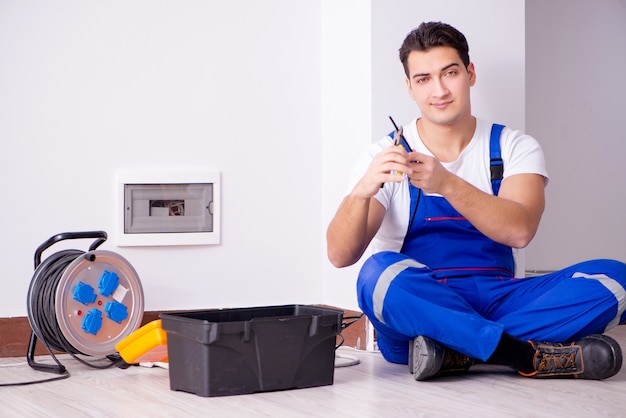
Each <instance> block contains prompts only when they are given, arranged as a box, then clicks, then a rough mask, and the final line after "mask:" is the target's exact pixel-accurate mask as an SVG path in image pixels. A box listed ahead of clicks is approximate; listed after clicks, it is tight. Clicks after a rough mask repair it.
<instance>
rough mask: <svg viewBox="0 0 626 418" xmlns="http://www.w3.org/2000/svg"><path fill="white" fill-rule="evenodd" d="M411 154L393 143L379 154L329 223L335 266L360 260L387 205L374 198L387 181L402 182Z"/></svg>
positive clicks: (330, 253)
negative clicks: (408, 156) (408, 154)
mask: <svg viewBox="0 0 626 418" xmlns="http://www.w3.org/2000/svg"><path fill="white" fill-rule="evenodd" d="M410 170H411V169H410V168H409V166H408V165H407V153H406V151H404V150H403V149H402V148H399V147H395V146H390V147H387V148H385V149H383V150H382V151H381V152H380V153H378V154H377V155H376V156H375V157H374V159H373V160H372V162H371V163H370V165H369V167H368V169H367V171H366V172H365V174H364V175H363V177H362V178H361V179H360V180H359V182H358V183H357V184H356V185H355V186H354V189H352V191H351V192H350V194H349V195H348V196H346V197H345V198H344V199H343V201H342V202H341V205H340V206H339V209H337V213H336V214H335V217H334V218H333V220H332V221H331V222H330V224H329V225H328V230H327V232H326V242H327V251H328V259H329V260H330V262H331V263H332V264H333V265H334V266H335V267H346V266H350V265H352V264H354V263H356V262H357V261H358V260H359V259H360V258H361V256H362V255H363V252H364V251H365V249H366V248H367V246H368V245H369V243H370V241H371V240H372V238H373V237H374V235H376V232H378V229H379V228H380V225H381V224H382V222H383V218H384V216H385V207H384V206H383V205H382V204H381V203H380V202H379V201H378V200H376V199H375V198H374V196H375V195H376V193H378V191H379V190H380V187H381V184H383V183H385V182H392V181H395V182H401V181H403V180H404V176H403V175H402V174H397V173H398V172H401V173H408V172H410Z"/></svg>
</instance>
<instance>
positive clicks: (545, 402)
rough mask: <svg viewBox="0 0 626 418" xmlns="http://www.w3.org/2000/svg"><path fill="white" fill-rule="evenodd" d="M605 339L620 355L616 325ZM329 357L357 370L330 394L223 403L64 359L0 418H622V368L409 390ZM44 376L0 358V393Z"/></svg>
mask: <svg viewBox="0 0 626 418" xmlns="http://www.w3.org/2000/svg"><path fill="white" fill-rule="evenodd" d="M609 334H610V335H612V336H613V337H615V338H616V339H618V341H620V343H621V344H622V347H624V348H625V349H626V326H623V325H622V326H619V327H617V328H615V329H614V330H611V331H610V332H609ZM338 354H339V355H340V356H344V357H345V356H349V357H355V358H358V359H359V360H360V362H361V363H360V364H358V365H355V366H350V367H338V368H336V369H335V378H334V384H333V385H329V386H320V387H315V388H308V389H295V390H285V391H278V392H264V393H255V394H252V395H235V396H224V397H201V396H197V395H194V394H190V393H185V392H177V391H172V390H170V387H169V374H168V371H167V370H166V369H163V368H160V367H152V368H148V367H131V368H128V369H125V370H122V369H118V368H114V369H105V370H97V369H92V368H89V367H86V366H84V365H82V364H81V363H79V362H78V361H76V360H74V359H72V358H70V357H69V356H68V355H67V354H65V355H63V356H60V357H59V358H60V359H61V361H62V363H63V364H64V365H65V366H66V367H67V369H68V370H69V371H70V373H71V376H70V377H69V378H68V379H65V380H60V381H56V382H50V383H42V384H36V385H28V386H17V387H0V416H2V417H68V418H70V417H481V418H482V417H565V416H567V417H594V418H595V417H626V367H625V368H624V369H622V370H621V371H620V373H618V374H617V375H616V376H614V377H612V378H610V379H607V380H603V381H585V380H564V379H550V380H535V379H529V378H524V377H521V376H518V375H517V374H515V373H512V372H511V371H509V370H508V369H506V368H501V367H495V366H486V365H481V366H475V367H473V368H472V369H471V371H470V373H468V374H466V375H463V376H454V377H446V378H440V379H436V380H432V381H426V382H416V381H414V380H413V377H412V376H411V375H410V374H409V373H408V368H407V366H405V365H397V364H390V363H387V362H386V361H385V360H384V359H383V358H382V357H381V355H380V353H372V352H364V351H356V350H352V349H348V348H340V349H339V350H338ZM42 359H43V358H42ZM42 359H38V361H43V360H42ZM344 361H349V359H343V358H342V359H338V362H344ZM53 376H54V375H51V374H48V373H42V372H37V371H34V370H32V369H30V367H29V366H28V365H27V364H26V363H25V360H24V359H23V358H5V359H0V384H3V383H10V382H17V381H26V380H34V379H42V378H48V377H53Z"/></svg>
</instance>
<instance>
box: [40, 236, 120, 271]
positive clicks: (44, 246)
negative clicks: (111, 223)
mask: <svg viewBox="0 0 626 418" xmlns="http://www.w3.org/2000/svg"><path fill="white" fill-rule="evenodd" d="M83 238H95V239H96V240H95V241H94V242H93V243H92V244H91V245H90V246H89V251H93V250H95V249H96V248H98V247H99V246H100V245H102V243H104V241H106V240H107V238H108V235H107V233H106V232H105V231H85V232H62V233H60V234H56V235H55V236H53V237H50V238H48V240H47V241H46V242H44V243H43V244H41V245H40V246H39V247H37V250H36V251H35V269H37V267H38V266H39V264H41V254H42V253H43V252H44V251H45V250H47V249H48V248H50V247H51V246H52V245H54V244H56V243H57V242H59V241H63V240H67V239H83Z"/></svg>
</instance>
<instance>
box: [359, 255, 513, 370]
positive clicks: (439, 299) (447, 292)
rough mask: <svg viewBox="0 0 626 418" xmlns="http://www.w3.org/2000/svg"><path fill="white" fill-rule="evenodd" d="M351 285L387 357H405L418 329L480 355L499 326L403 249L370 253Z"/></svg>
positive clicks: (489, 347)
mask: <svg viewBox="0 0 626 418" xmlns="http://www.w3.org/2000/svg"><path fill="white" fill-rule="evenodd" d="M467 283H468V284H469V285H472V282H471V281H468V282H467ZM357 289H358V299H359V305H360V307H361V310H362V311H363V312H364V313H365V314H366V315H367V316H368V318H369V319H370V321H371V322H372V324H373V325H374V328H375V329H376V330H377V332H378V334H379V335H382V336H383V339H384V341H385V343H383V344H382V345H381V352H382V353H383V355H384V356H385V358H387V359H388V360H389V361H393V362H398V363H407V362H408V347H409V344H408V343H409V341H411V340H413V338H415V337H416V336H418V335H425V336H427V337H429V338H432V339H434V340H436V341H439V342H440V343H442V344H444V345H445V346H446V347H448V348H450V349H453V350H455V351H460V352H462V353H463V354H465V355H467V356H470V357H472V358H477V359H480V360H483V361H484V360H486V359H487V358H488V357H489V356H490V355H491V353H493V351H494V350H495V348H496V345H497V344H498V341H499V340H500V336H501V334H502V332H503V326H502V325H501V324H499V323H497V322H494V321H490V320H487V319H485V318H483V317H482V316H481V315H480V314H478V313H477V312H476V311H475V310H474V308H472V306H471V305H470V304H469V303H468V302H467V301H466V300H465V299H464V298H463V297H461V296H459V295H458V294H457V293H456V292H455V291H453V290H452V289H451V288H450V287H448V286H447V285H446V284H445V283H441V282H440V281H438V280H437V278H436V277H435V275H434V274H433V273H432V271H431V270H430V269H428V268H427V267H426V266H424V265H422V264H420V263H418V262H417V261H415V260H413V259H411V258H409V257H407V256H405V255H403V254H399V253H394V252H382V253H377V254H375V255H373V256H372V257H370V258H369V259H368V260H367V261H366V262H365V264H364V265H363V267H362V269H361V272H360V273H359V280H358V282H357ZM402 346H404V347H406V349H401V348H400V347H402ZM391 347H393V349H392V348H391Z"/></svg>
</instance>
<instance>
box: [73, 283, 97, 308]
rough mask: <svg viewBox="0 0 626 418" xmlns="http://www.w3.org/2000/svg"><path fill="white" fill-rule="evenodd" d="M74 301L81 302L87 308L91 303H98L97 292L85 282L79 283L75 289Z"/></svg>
mask: <svg viewBox="0 0 626 418" xmlns="http://www.w3.org/2000/svg"><path fill="white" fill-rule="evenodd" d="M73 297H74V300H77V301H79V302H80V303H82V304H83V305H85V306H87V305H89V304H90V303H94V302H95V301H96V292H95V291H94V289H93V287H91V286H90V285H89V284H87V283H84V282H78V284H76V287H75V288H74V295H73Z"/></svg>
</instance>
